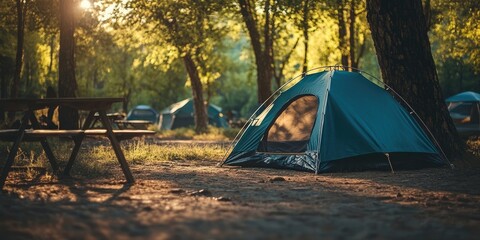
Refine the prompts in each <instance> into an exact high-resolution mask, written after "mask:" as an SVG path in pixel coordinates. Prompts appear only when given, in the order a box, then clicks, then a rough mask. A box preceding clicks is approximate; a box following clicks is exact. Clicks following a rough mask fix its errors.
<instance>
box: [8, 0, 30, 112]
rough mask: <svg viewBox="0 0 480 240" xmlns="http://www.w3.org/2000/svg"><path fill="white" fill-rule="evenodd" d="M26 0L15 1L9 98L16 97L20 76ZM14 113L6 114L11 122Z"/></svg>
mask: <svg viewBox="0 0 480 240" xmlns="http://www.w3.org/2000/svg"><path fill="white" fill-rule="evenodd" d="M27 7H28V0H26V1H23V0H17V1H16V9H17V50H16V55H15V71H14V73H13V80H12V84H11V86H10V98H17V97H18V88H19V86H20V78H21V75H22V66H23V45H24V36H25V15H26V13H27ZM14 118H15V112H9V113H8V119H9V121H13V120H14Z"/></svg>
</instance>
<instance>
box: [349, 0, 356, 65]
mask: <svg viewBox="0 0 480 240" xmlns="http://www.w3.org/2000/svg"><path fill="white" fill-rule="evenodd" d="M349 17H350V22H349V28H348V29H349V32H350V37H349V42H350V46H349V47H350V67H352V68H355V69H356V68H358V64H357V62H356V58H355V41H356V37H355V20H356V18H357V15H356V13H355V0H350V16H349Z"/></svg>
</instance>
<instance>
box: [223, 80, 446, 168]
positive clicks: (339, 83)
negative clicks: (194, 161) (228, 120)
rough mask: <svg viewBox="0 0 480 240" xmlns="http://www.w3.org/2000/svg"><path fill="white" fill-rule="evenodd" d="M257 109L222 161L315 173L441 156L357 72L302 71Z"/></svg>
mask: <svg viewBox="0 0 480 240" xmlns="http://www.w3.org/2000/svg"><path fill="white" fill-rule="evenodd" d="M257 112H258V113H259V114H258V115H256V114H254V116H252V118H251V119H250V121H249V123H248V124H247V126H246V128H245V130H244V132H243V134H242V135H241V137H240V139H239V140H238V142H237V143H236V145H235V146H234V147H233V150H232V152H231V153H230V155H229V156H228V157H227V158H226V159H225V161H224V164H227V165H236V166H259V167H273V168H288V169H297V170H306V171H314V172H317V173H319V172H331V171H347V170H364V169H390V168H392V169H399V168H402V169H409V168H418V167H426V166H440V165H444V164H445V163H446V162H447V161H448V160H447V159H444V158H443V157H442V155H440V154H439V150H438V149H437V148H436V147H435V145H434V144H433V143H432V141H431V140H430V138H429V137H428V136H427V134H426V133H425V132H424V130H423V129H422V127H421V126H420V125H419V123H418V122H417V121H416V120H415V118H414V117H413V116H412V115H411V114H410V113H409V111H407V110H405V109H404V108H403V107H402V106H401V105H400V104H399V103H398V102H397V101H396V100H395V98H394V97H392V95H391V94H390V93H389V92H388V91H386V90H385V89H383V88H381V87H379V86H377V85H375V84H374V83H372V82H370V81H369V80H368V79H366V78H365V77H364V76H363V75H361V74H360V73H356V72H347V71H323V72H319V73H314V74H309V75H306V76H304V77H303V79H301V80H300V81H299V82H298V83H296V84H294V85H293V84H290V87H289V88H288V89H286V90H285V89H282V91H281V92H280V94H279V95H278V96H277V97H276V98H275V99H274V100H273V102H272V103H271V104H269V105H268V106H264V107H262V109H259V110H258V111H257Z"/></svg>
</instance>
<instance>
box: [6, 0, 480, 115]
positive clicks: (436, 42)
mask: <svg viewBox="0 0 480 240" xmlns="http://www.w3.org/2000/svg"><path fill="white" fill-rule="evenodd" d="M74 3H75V24H76V26H75V33H74V38H75V68H76V82H77V85H78V89H77V91H78V92H77V93H76V95H77V96H80V97H95V96H116V97H125V98H126V99H127V103H126V105H125V106H124V107H123V108H124V109H117V110H118V111H128V110H129V108H131V107H133V106H135V105H138V104H148V105H151V106H153V107H154V108H156V109H158V110H160V109H162V108H164V107H166V106H168V105H170V104H171V103H174V102H177V101H179V100H182V99H185V98H188V97H192V90H191V89H192V84H194V82H193V81H191V80H192V78H195V76H193V75H192V74H191V73H192V72H189V69H190V71H191V70H195V72H196V74H197V76H198V81H199V83H200V86H201V93H202V94H203V96H202V99H203V100H204V101H207V102H211V103H214V104H217V105H219V106H221V107H222V108H223V109H224V111H236V112H238V113H239V114H240V116H242V117H248V116H249V114H251V113H252V111H253V110H254V109H255V108H256V106H258V102H259V100H260V99H259V97H258V91H257V86H259V84H260V82H259V80H257V76H258V75H259V74H262V76H266V77H264V78H265V79H266V81H267V82H266V83H267V85H265V86H266V88H268V89H269V90H270V91H273V90H275V89H276V88H278V87H279V86H280V85H282V84H283V83H285V82H286V81H287V80H288V79H290V78H292V77H295V76H297V75H299V74H301V73H302V72H303V71H305V70H306V69H307V70H310V69H314V68H316V67H321V66H327V65H347V66H351V67H355V68H360V69H362V70H364V71H366V72H369V73H371V74H372V75H374V76H376V77H378V78H381V76H380V70H379V66H378V63H377V58H376V55H375V48H374V46H373V42H372V38H371V33H370V30H369V27H368V22H367V19H366V6H365V1H361V0H327V1H313V0H307V1H300V0H294V1H285V0H277V1H272V0H260V1H248V0H220V1H214V0H197V1H194V0H175V1H174V0H165V1H149V0H90V1H87V0H78V1H74ZM423 7H424V13H425V17H426V18H427V23H428V30H429V38H430V44H431V47H432V53H433V57H434V60H435V64H436V67H437V71H438V75H439V80H440V84H441V86H442V90H443V93H444V96H445V97H448V96H450V95H453V94H455V93H458V92H461V91H466V90H470V91H477V92H478V91H480V47H479V42H480V26H479V24H480V4H479V3H478V1H474V0H468V1H459V0H457V1H447V0H425V1H423ZM59 19H60V8H59V1H58V0H6V1H1V2H0V81H1V92H0V93H1V98H8V97H11V94H12V93H11V90H10V89H11V88H12V85H14V84H16V85H17V88H18V94H17V96H18V97H45V96H46V92H47V88H48V86H53V87H56V86H57V84H58V64H59V62H58V59H59V56H58V55H59V43H60V41H59V40H60V39H59V38H60V35H59V25H60V24H59V21H60V20H59ZM247 20H250V23H249V22H248V21H247ZM20 25H21V26H23V29H22V28H21V27H19V26H20ZM19 31H23V39H24V40H23V49H22V51H23V52H22V54H23V58H22V60H23V61H21V62H20V63H21V65H22V67H21V68H20V70H21V71H20V72H19V74H16V70H18V67H16V66H17V65H18V56H19V55H18V54H19V53H18V44H19V42H18V37H19V34H18V33H19ZM255 44H256V45H255ZM260 57H261V58H260ZM259 58H260V60H261V61H262V62H261V63H263V64H264V66H265V69H267V70H268V72H262V73H261V72H259V71H258V67H257V66H258V64H259V63H258V62H256V60H257V61H259ZM189 60H191V61H190V62H189ZM187 64H191V66H190V68H188V66H186V65H187ZM192 66H193V68H194V69H192V68H191V67H192ZM16 75H18V79H17V80H15V76H16ZM193 94H195V93H193ZM197 94H198V93H197Z"/></svg>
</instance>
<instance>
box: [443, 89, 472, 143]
mask: <svg viewBox="0 0 480 240" xmlns="http://www.w3.org/2000/svg"><path fill="white" fill-rule="evenodd" d="M445 101H446V102H447V105H448V111H449V112H450V117H452V120H453V122H454V123H455V127H456V128H457V131H458V133H459V134H461V135H466V136H468V135H472V134H479V133H480V94H478V93H476V92H462V93H459V94H457V95H454V96H451V97H449V98H447V100H445Z"/></svg>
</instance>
